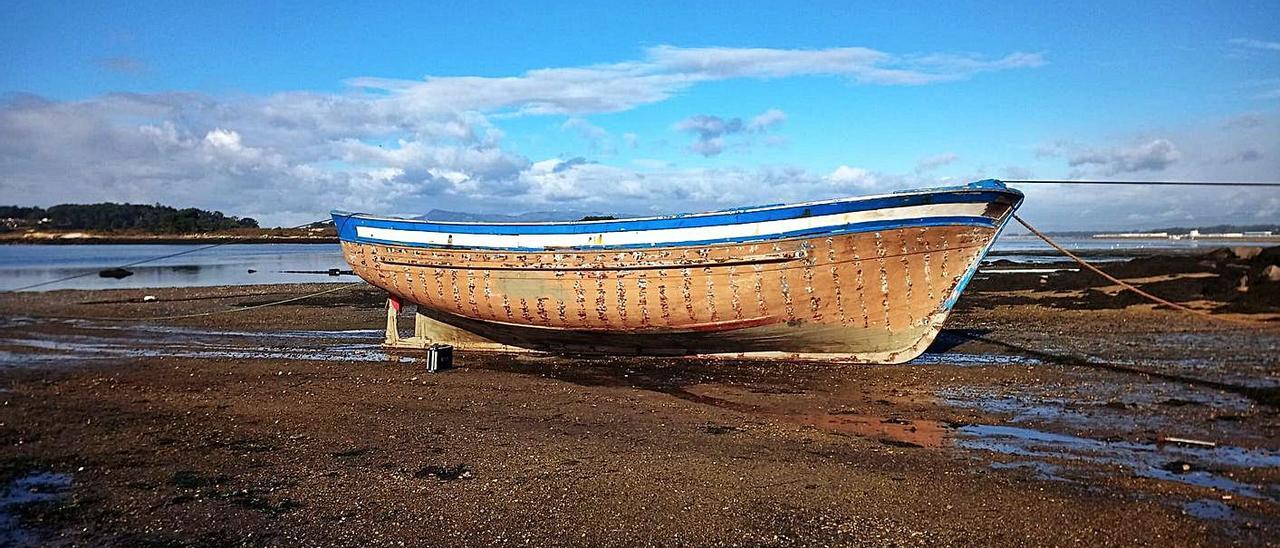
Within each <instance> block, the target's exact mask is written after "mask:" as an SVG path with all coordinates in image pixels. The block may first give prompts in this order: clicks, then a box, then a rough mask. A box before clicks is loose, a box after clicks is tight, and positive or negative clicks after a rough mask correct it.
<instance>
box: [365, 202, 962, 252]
mask: <svg viewBox="0 0 1280 548" xmlns="http://www.w3.org/2000/svg"><path fill="white" fill-rule="evenodd" d="M986 209H987V204H986V203H985V202H983V203H959V204H926V205H915V206H907V207H894V208H885V209H874V210H870V211H851V212H848V213H837V214H834V215H822V216H817V217H800V218H795V219H778V220H773V221H760V222H755V223H745V224H734V225H718V226H699V227H688V228H663V229H655V230H633V231H622V232H598V233H583V234H461V233H451V232H432V231H425V230H404V229H399V228H377V227H371V226H357V227H356V236H359V237H361V238H369V239H373V240H382V241H387V242H401V243H411V244H427V245H452V246H459V247H497V248H512V247H514V248H532V249H541V248H548V247H578V246H620V245H658V244H670V243H679V242H694V241H701V240H723V239H737V238H748V237H753V236H769V235H773V234H783V233H787V232H795V231H800V230H815V229H823V228H833V227H839V226H844V225H847V224H852V223H865V222H873V221H895V220H902V219H917V218H928V217H979V216H982V214H983V212H985V211H986Z"/></svg>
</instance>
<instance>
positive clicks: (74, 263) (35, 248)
mask: <svg viewBox="0 0 1280 548" xmlns="http://www.w3.org/2000/svg"><path fill="white" fill-rule="evenodd" d="M1059 243H1061V244H1063V246H1064V247H1066V248H1068V249H1072V250H1090V251H1108V250H1110V251H1115V252H1116V254H1117V256H1122V255H1123V254H1124V253H1125V252H1127V251H1132V250H1135V249H1156V250H1158V249H1204V250H1209V249H1214V248H1218V247H1225V246H1227V245H1260V246H1267V245H1274V244H1268V243H1265V242H1263V243H1258V242H1238V243H1231V244H1227V243H1222V242H1203V241H1186V240H1180V241H1174V240H1133V241H1119V240H1095V239H1092V238H1062V239H1060V241H1059ZM198 247H202V246H201V245H149V244H138V245H98V244H92V245H0V290H7V289H12V288H17V287H22V286H26V285H31V284H36V283H40V282H45V281H49V280H56V279H58V278H63V277H66V276H72V275H76V274H83V273H89V274H91V275H89V276H85V277H83V278H77V279H74V280H69V281H66V282H61V283H57V284H52V285H48V286H44V287H40V288H38V289H37V290H39V291H47V290H53V289H111V288H116V289H119V288H140V287H191V286H211V285H252V284H275V283H296V282H350V281H352V280H354V279H355V278H354V277H353V276H349V275H343V276H329V275H327V274H300V273H290V272H287V271H322V272H324V271H328V270H329V269H331V268H339V269H347V268H349V267H348V266H347V264H346V263H345V262H344V261H343V260H342V252H341V250H340V249H339V247H338V244H230V245H223V246H219V247H214V248H211V249H206V250H202V251H197V252H195V253H191V254H190V255H183V256H181V257H174V258H171V259H163V260H159V261H155V262H151V263H147V264H145V265H138V266H135V267H129V270H130V271H132V272H133V273H134V274H133V275H132V276H129V277H127V278H124V279H120V280H114V279H110V278H100V277H98V275H97V272H98V271H100V270H102V269H106V268H112V267H115V266H119V265H122V264H126V263H130V262H134V261H140V260H144V259H149V258H152V257H158V256H162V255H168V254H172V253H178V252H180V251H186V250H190V249H195V248H198ZM1050 253H1052V248H1050V247H1049V246H1048V245H1046V244H1045V243H1044V242H1042V241H1040V240H1039V239H1036V238H1034V237H1026V236H1002V237H1001V238H1000V240H999V241H997V242H996V245H995V247H994V248H993V250H992V255H991V256H992V258H1003V259H1010V260H1014V261H1018V262H1027V263H1036V262H1045V261H1052V260H1059V259H1060V257H1058V256H1056V255H1052V254H1050ZM1100 260H1106V258H1105V257H1102V258H1100ZM250 270H254V271H256V272H252V273H251V272H249V271H250Z"/></svg>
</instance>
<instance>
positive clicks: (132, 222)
mask: <svg viewBox="0 0 1280 548" xmlns="http://www.w3.org/2000/svg"><path fill="white" fill-rule="evenodd" d="M0 227H2V228H0V229H4V230H13V229H21V228H40V229H54V230H95V231H115V230H140V231H143V232H153V233H157V234H185V233H191V232H210V231H214V230H228V229H234V228H258V221H256V220H254V219H251V218H248V217H244V218H240V217H231V216H227V215H224V214H223V213H222V212H221V211H206V210H203V209H196V208H193V207H191V208H186V209H177V208H173V207H169V206H164V205H160V204H156V205H141V204H113V203H101V204H62V205H56V206H52V207H49V208H41V207H21V206H0Z"/></svg>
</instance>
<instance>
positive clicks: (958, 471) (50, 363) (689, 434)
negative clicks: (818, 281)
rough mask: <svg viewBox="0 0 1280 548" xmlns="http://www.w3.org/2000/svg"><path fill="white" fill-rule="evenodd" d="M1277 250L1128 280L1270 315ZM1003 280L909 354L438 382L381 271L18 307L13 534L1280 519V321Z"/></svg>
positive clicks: (222, 540)
mask: <svg viewBox="0 0 1280 548" xmlns="http://www.w3.org/2000/svg"><path fill="white" fill-rule="evenodd" d="M1253 262H1257V258H1256V257H1255V258H1249V259H1245V258H1241V257H1236V256H1231V255H1230V254H1229V253H1228V255H1227V256H1221V257H1219V258H1218V259H1214V258H1212V257H1147V258H1141V259H1137V260H1133V261H1128V262H1121V263H1113V264H1111V265H1109V266H1108V270H1109V271H1111V272H1112V273H1113V274H1115V275H1118V276H1120V277H1122V278H1125V279H1127V280H1132V281H1135V282H1137V283H1140V284H1141V285H1142V286H1143V287H1144V288H1147V289H1148V290H1150V291H1152V292H1156V293H1159V294H1161V295H1163V296H1167V297H1170V298H1172V299H1174V300H1177V301H1178V302H1182V303H1186V304H1189V305H1192V306H1196V307H1201V308H1205V309H1211V310H1215V311H1216V312H1218V313H1220V314H1222V315H1228V316H1229V317H1233V318H1247V319H1253V320H1256V321H1267V320H1270V319H1272V318H1274V317H1275V316H1276V312H1278V311H1280V307H1278V305H1280V301H1277V300H1276V299H1275V295H1276V293H1275V292H1274V288H1272V287H1270V286H1267V285H1266V283H1263V282H1261V281H1259V280H1258V279H1257V274H1256V272H1255V271H1256V270H1257V268H1253V267H1251V266H1248V265H1249V264H1252V263H1253ZM1230 264H1235V265H1245V266H1236V267H1228V266H1226V265H1230ZM1255 266H1256V265H1255ZM1005 267H1007V265H999V264H994V265H991V266H989V267H988V268H987V269H986V271H985V272H984V273H983V274H981V275H980V276H979V277H978V278H977V279H976V280H975V282H974V285H973V286H972V287H971V288H970V290H969V292H968V293H966V295H965V296H964V297H963V298H962V299H961V301H960V303H959V305H958V308H957V310H956V312H955V314H954V315H953V316H952V318H951V319H950V320H949V322H948V324H947V330H946V331H945V332H944V333H943V335H942V336H941V337H940V338H939V340H938V341H937V342H936V343H935V344H934V346H933V347H932V348H931V350H930V351H929V352H928V353H926V354H925V355H924V356H922V357H921V358H919V359H917V360H915V361H914V362H912V363H911V364H908V365H901V366H877V365H854V364H830V363H794V362H786V363H751V362H729V361H698V360H682V359H607V358H568V357H551V356H537V355H500V354H476V353H469V354H468V353H460V354H459V355H458V356H456V362H457V363H458V365H460V367H459V368H458V369H455V370H452V371H448V372H445V373H438V374H430V373H426V372H425V371H424V370H423V367H422V364H421V363H420V362H417V361H414V360H412V359H404V358H398V357H393V356H387V355H385V354H384V353H383V352H382V351H381V349H380V348H379V347H378V343H379V342H380V341H381V337H382V333H381V331H380V330H379V329H380V327H381V326H382V322H383V319H384V312H383V308H382V307H383V301H382V296H381V295H380V294H378V293H377V292H376V291H375V290H373V289H372V288H369V287H367V286H363V287H358V288H353V289H351V290H349V291H344V292H339V293H333V294H329V295H324V296H320V297H316V298H314V299H310V300H307V301H302V302H298V303H292V304H288V305H283V306H276V307H269V308H260V309H254V310H249V311H245V312H242V313H235V314H225V315H214V316H208V317H202V318H193V319H185V320H175V321H167V322H138V321H134V320H131V318H132V319H136V318H140V317H150V316H162V315H173V314H186V313H193V312H203V311H213V310H222V309H227V308H235V307H245V306H252V305H255V304H261V303H265V302H271V301H275V300H280V299H285V298H289V297H291V296H297V295H304V294H307V293H310V292H314V291H318V290H321V289H324V288H326V287H332V286H327V285H320V284H306V285H283V286H241V287H211V288H173V289H144V290H132V289H131V290H100V291H51V292H44V293H19V294H4V295H0V314H3V320H2V321H3V333H4V337H3V340H2V342H0V363H3V364H4V367H3V369H2V370H0V390H2V391H0V399H3V405H2V406H0V447H2V448H0V481H2V482H3V484H2V485H6V486H7V487H6V491H5V498H4V499H3V500H0V526H3V527H0V528H4V529H8V530H9V532H8V533H7V535H8V536H7V537H3V538H0V544H2V543H4V542H33V543H37V542H38V543H53V544H66V545H80V544H90V545H102V544H116V545H135V546H136V545H146V546H152V545H155V546H160V545H176V544H200V545H213V546H219V545H314V544H330V543H332V544H343V545H368V544H399V543H404V544H460V545H485V544H492V543H513V544H557V545H602V544H603V545H638V544H639V545H649V544H698V545H703V544H730V545H784V546H785V545H813V544H826V545H867V544H874V545H884V544H896V545H973V544H1006V545H1007V544H1036V545H1043V544H1054V545H1064V544H1077V543H1078V544H1126V545H1130V544H1134V545H1169V544H1175V545H1221V544H1224V543H1241V544H1258V545H1265V544H1268V543H1274V539H1276V538H1280V536H1278V535H1280V446H1278V445H1277V442H1276V440H1278V439H1280V420H1278V419H1280V414H1278V413H1277V410H1278V407H1277V405H1278V404H1280V397H1277V394H1278V393H1280V389H1278V388H1277V387H1280V360H1278V359H1277V357H1276V356H1277V350H1278V349H1280V329H1276V328H1274V327H1257V328H1254V327H1246V326H1239V325H1231V324H1225V323H1218V322H1213V321H1209V320H1205V319H1203V318H1199V317H1195V316H1190V315H1187V314H1185V313H1181V312H1177V311H1174V310H1169V309H1163V308H1157V307H1155V306H1153V305H1150V304H1145V303H1143V302H1140V301H1139V300H1138V299H1136V298H1133V297H1130V296H1127V295H1121V296H1119V297H1117V296H1114V294H1115V293H1117V290H1118V288H1116V287H1111V286H1109V285H1108V284H1107V282H1105V281H1102V280H1100V279H1096V278H1091V277H1089V275H1088V274H1086V273H1078V272H1071V271H1069V270H1061V271H1058V272H1053V273H1041V272H1031V273H998V272H993V271H995V270H999V269H1001V268H1005ZM1037 268H1047V269H1049V270H1053V269H1057V268H1060V269H1069V268H1071V265H1066V264H1050V265H1048V266H1047V267H1046V266H1045V265H1037ZM1251 269H1252V270H1251ZM1241 272H1244V276H1245V278H1246V280H1245V283H1246V285H1247V286H1248V291H1243V292H1242V291H1238V290H1237V289H1238V287H1239V283H1240V282H1239V280H1238V278H1239V275H1240V273H1241ZM1250 276H1253V278H1250ZM1233 284H1234V285H1233ZM1232 288H1237V289H1232ZM1228 289H1230V290H1228ZM144 295H151V296H154V297H156V299H155V300H154V301H150V302H143V299H142V297H143V296H144ZM73 318H97V319H90V320H86V319H73ZM117 320H123V321H117ZM404 323H405V324H406V325H407V323H408V322H404Z"/></svg>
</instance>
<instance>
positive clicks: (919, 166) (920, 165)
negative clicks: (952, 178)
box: [916, 152, 960, 173]
mask: <svg viewBox="0 0 1280 548" xmlns="http://www.w3.org/2000/svg"><path fill="white" fill-rule="evenodd" d="M959 159H960V156H958V155H957V154H956V153H954V152H944V153H942V154H938V155H936V156H930V157H928V158H922V159H921V160H920V161H919V162H916V173H927V172H930V171H933V170H935V169H938V168H940V167H942V166H945V165H948V164H953V163H955V162H956V160H959Z"/></svg>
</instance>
